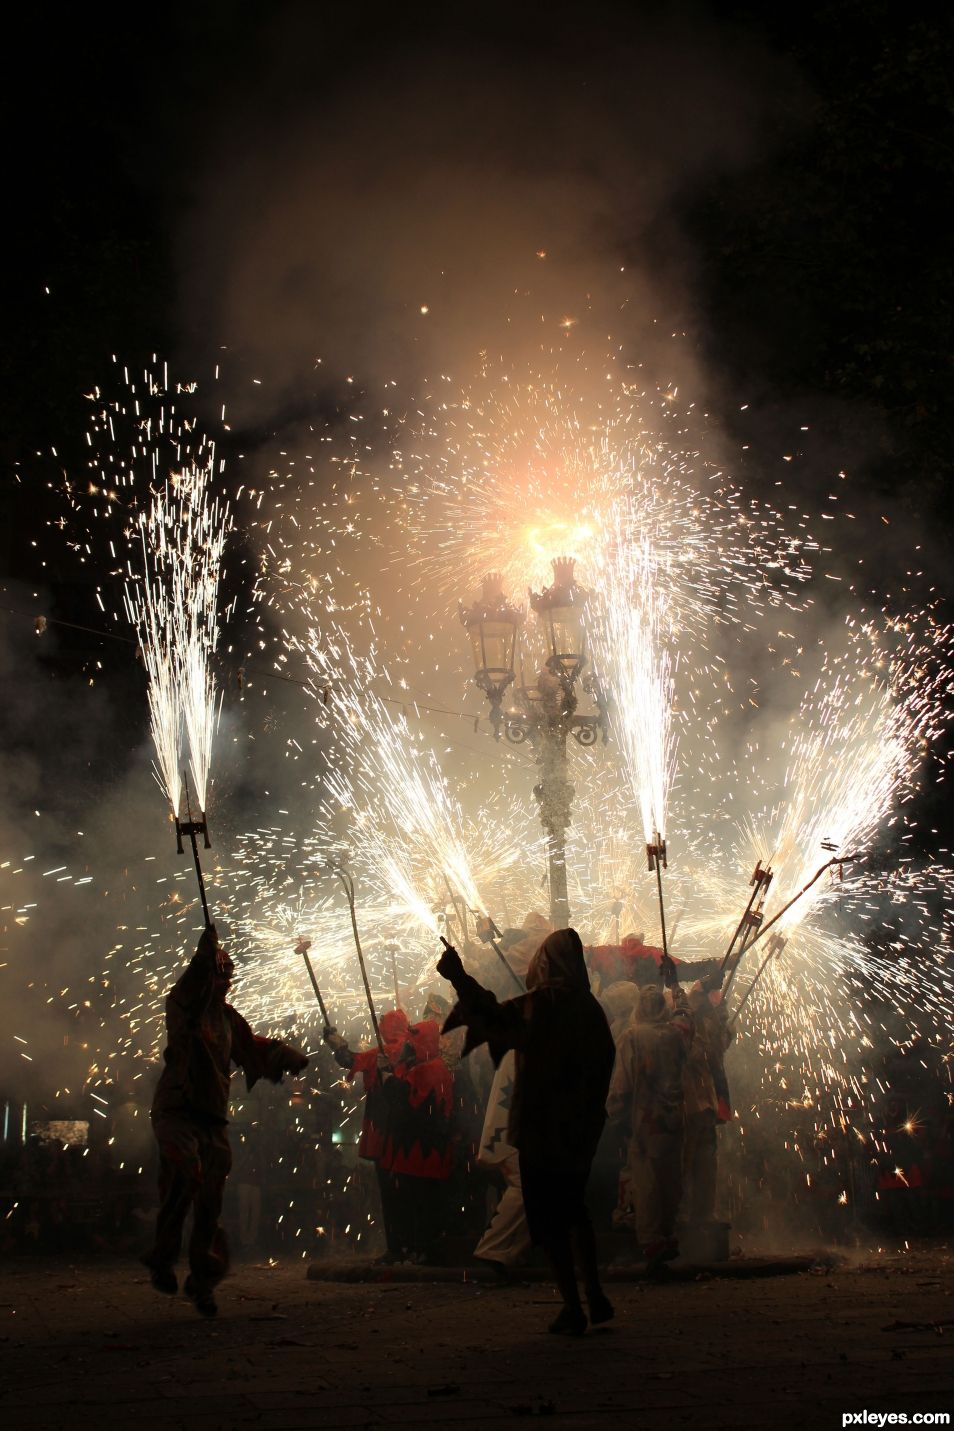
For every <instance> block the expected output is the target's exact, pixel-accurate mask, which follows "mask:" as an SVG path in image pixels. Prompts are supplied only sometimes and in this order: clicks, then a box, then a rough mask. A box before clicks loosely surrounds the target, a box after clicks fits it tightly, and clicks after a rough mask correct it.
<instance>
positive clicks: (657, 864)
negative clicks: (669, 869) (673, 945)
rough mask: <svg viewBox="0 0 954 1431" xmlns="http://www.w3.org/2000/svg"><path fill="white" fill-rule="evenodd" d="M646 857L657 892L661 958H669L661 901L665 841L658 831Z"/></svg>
mask: <svg viewBox="0 0 954 1431" xmlns="http://www.w3.org/2000/svg"><path fill="white" fill-rule="evenodd" d="M646 855H647V858H648V859H649V868H650V869H651V870H652V869H655V871H656V888H657V890H658V891H659V926H660V929H661V930H662V947H663V958H664V959H668V958H669V945H668V943H667V942H666V906H665V903H664V901H663V882H662V872H663V865H664V864H665V863H666V841H665V840H664V839H663V838H662V836H661V835H660V833H659V831H658V830H654V831H653V839H652V843H651V844H649V843H647V845H646Z"/></svg>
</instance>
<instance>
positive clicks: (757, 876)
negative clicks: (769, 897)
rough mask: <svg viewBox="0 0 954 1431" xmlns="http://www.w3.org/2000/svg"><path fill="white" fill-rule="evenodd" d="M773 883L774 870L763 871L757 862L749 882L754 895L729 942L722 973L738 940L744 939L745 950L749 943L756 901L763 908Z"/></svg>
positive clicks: (751, 895) (750, 897)
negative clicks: (749, 932)
mask: <svg viewBox="0 0 954 1431" xmlns="http://www.w3.org/2000/svg"><path fill="white" fill-rule="evenodd" d="M771 883H772V870H771V868H770V866H768V865H766V866H765V868H764V869H763V868H762V861H761V860H757V861H756V864H755V869H754V870H753V871H752V878H751V879H750V880H749V884H750V885H751V887H752V893H751V894H750V895H749V902H748V904H747V905H746V906H745V911H744V913H743V915H742V918H741V919H740V920H739V922H738V924H737V926H736V930H735V933H734V934H733V936H732V938H731V939H730V940H729V947H728V949H727V950H726V951H725V954H724V955H723V957H722V970H721V972H722V973H724V972H725V969H726V966H727V964H728V962H729V960H730V959H731V958H732V951H733V949H734V948H735V945H736V940H737V939H739V937H740V936H741V938H742V949H743V950H744V948H745V945H746V943H747V940H746V937H745V931H747V930H748V929H751V927H752V912H753V909H752V907H753V905H755V904H756V901H758V907H759V908H761V906H762V905H763V904H764V902H765V896H766V894H767V893H768V888H769V885H770V884H771ZM758 922H759V923H761V916H759V920H758ZM741 954H742V950H740V951H739V955H738V956H737V957H736V960H735V964H737V963H738V961H739V958H741ZM735 964H733V966H732V967H733V970H734V969H735Z"/></svg>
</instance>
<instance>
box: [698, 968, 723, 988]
mask: <svg viewBox="0 0 954 1431" xmlns="http://www.w3.org/2000/svg"><path fill="white" fill-rule="evenodd" d="M724 978H725V970H724V969H722V968H719V969H715V970H714V971H713V972H712V973H711V974H709V975H707V976H706V978H705V979H703V980H702V987H703V989H704V990H705V992H706V993H707V994H713V993H715V991H716V989H721V988H722V981H723V979H724Z"/></svg>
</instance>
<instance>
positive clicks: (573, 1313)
mask: <svg viewBox="0 0 954 1431" xmlns="http://www.w3.org/2000/svg"><path fill="white" fill-rule="evenodd" d="M550 1331H551V1332H552V1333H553V1335H554V1336H555V1337H581V1336H582V1335H583V1333H584V1332H585V1331H586V1313H585V1312H584V1311H583V1308H582V1307H563V1308H562V1309H561V1310H560V1311H559V1312H558V1313H557V1315H556V1316H555V1317H554V1319H553V1321H552V1322H551V1323H550Z"/></svg>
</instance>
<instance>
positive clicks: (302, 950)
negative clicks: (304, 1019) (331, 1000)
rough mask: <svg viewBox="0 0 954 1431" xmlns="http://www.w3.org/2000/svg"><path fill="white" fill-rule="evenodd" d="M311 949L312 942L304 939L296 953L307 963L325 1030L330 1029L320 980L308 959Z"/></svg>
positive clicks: (299, 943)
mask: <svg viewBox="0 0 954 1431" xmlns="http://www.w3.org/2000/svg"><path fill="white" fill-rule="evenodd" d="M310 948H311V940H310V939H305V938H304V937H302V938H301V939H299V941H298V943H297V944H296V945H295V953H296V954H300V955H301V957H302V958H303V959H304V961H305V968H306V969H307V970H308V977H309V979H310V980H311V987H312V988H313V989H314V991H315V998H316V999H317V1000H318V1008H319V1010H320V1011H321V1017H322V1020H323V1022H324V1025H325V1028H330V1027H331V1020H330V1019H329V1017H328V1010H327V1009H326V1008H325V1001H324V999H323V998H322V997H321V990H320V989H319V987H318V980H317V979H316V978H315V971H314V969H313V968H312V967H311V960H310V959H309V958H308V950H309V949H310Z"/></svg>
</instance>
